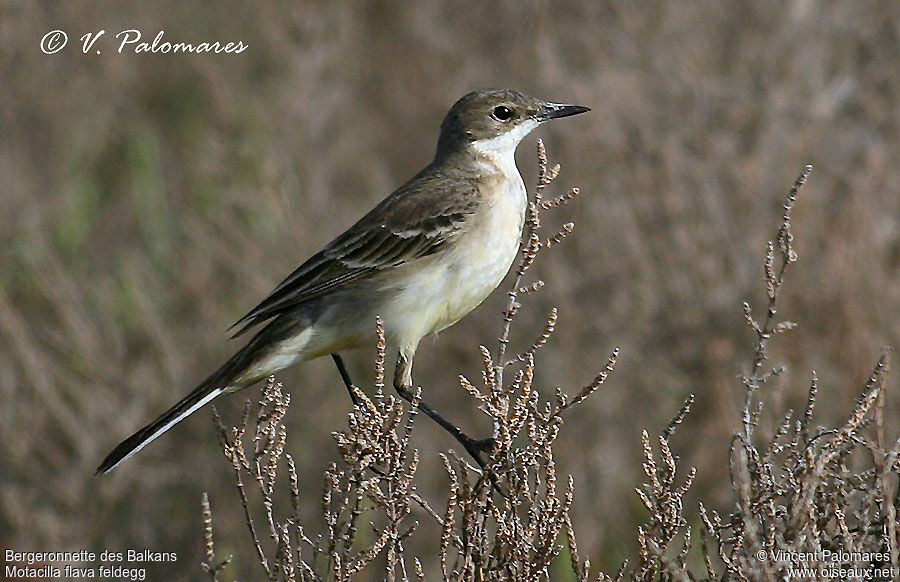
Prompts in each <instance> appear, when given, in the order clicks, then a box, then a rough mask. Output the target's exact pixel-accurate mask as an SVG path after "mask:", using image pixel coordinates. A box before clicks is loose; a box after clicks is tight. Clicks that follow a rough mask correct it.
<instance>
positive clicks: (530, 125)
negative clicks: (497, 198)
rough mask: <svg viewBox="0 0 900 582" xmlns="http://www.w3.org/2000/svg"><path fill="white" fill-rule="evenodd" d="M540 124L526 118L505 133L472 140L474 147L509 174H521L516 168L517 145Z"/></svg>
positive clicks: (481, 155) (487, 159)
mask: <svg viewBox="0 0 900 582" xmlns="http://www.w3.org/2000/svg"><path fill="white" fill-rule="evenodd" d="M538 125H540V122H539V121H535V120H533V119H526V120H525V121H523V122H522V123H520V124H519V125H517V126H516V127H514V128H513V129H511V130H509V131H507V132H506V133H504V134H501V135H498V136H496V137H491V138H488V139H480V140H477V141H473V142H472V149H473V150H475V152H477V153H478V154H479V156H480V157H481V158H482V159H484V160H485V161H489V162H491V163H493V164H494V165H495V166H496V167H497V168H498V169H499V170H500V171H501V172H503V173H504V174H505V175H507V176H510V177H512V176H517V177H518V176H519V170H518V169H517V168H516V147H517V146H518V145H519V142H521V141H522V140H523V139H524V138H525V136H526V135H528V134H529V133H531V132H532V131H533V130H534V128H536V127H537V126H538Z"/></svg>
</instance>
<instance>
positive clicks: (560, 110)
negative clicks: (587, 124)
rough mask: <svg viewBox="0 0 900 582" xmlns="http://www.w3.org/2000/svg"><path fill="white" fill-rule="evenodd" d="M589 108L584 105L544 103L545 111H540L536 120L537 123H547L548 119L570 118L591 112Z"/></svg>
mask: <svg viewBox="0 0 900 582" xmlns="http://www.w3.org/2000/svg"><path fill="white" fill-rule="evenodd" d="M590 110H591V109H590V108H589V107H584V106H582V105H562V104H560V103H544V108H543V110H541V111H539V112H538V113H537V114H536V115H535V116H534V118H535V119H536V120H537V121H547V120H548V119H556V118H557V117H568V116H570V115H578V114H579V113H584V112H586V111H590Z"/></svg>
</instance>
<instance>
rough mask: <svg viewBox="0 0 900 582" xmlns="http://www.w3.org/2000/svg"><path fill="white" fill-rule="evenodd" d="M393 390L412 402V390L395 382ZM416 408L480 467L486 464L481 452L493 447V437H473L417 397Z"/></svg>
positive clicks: (486, 451) (413, 396)
mask: <svg viewBox="0 0 900 582" xmlns="http://www.w3.org/2000/svg"><path fill="white" fill-rule="evenodd" d="M394 390H396V391H397V394H399V395H400V396H402V397H403V399H404V400H406V401H407V402H409V403H410V404H412V402H413V400H414V398H415V394H413V392H412V390H410V389H409V388H408V387H406V386H401V385H399V384H396V383H395V384H394ZM418 409H419V410H421V411H422V412H424V413H425V415H426V416H428V418H430V419H431V420H433V421H435V422H436V423H438V424H439V425H440V426H441V428H443V429H444V430H446V431H447V432H449V433H450V435H451V436H452V437H453V438H455V439H456V440H457V441H458V442H459V444H461V445H462V446H463V447H464V448H465V449H466V451H468V453H469V454H470V455H472V458H473V459H475V462H477V463H478V465H479V466H480V467H484V466H485V465H486V464H487V461H486V460H485V459H483V458H482V454H483V453H488V452H490V451H491V449H493V448H494V439H492V438H487V439H482V440H475V439H473V438H472V437H470V436H469V435H467V434H466V433H464V432H463V431H461V430H459V427H458V426H456V425H455V424H453V423H452V422H450V421H449V420H447V419H446V418H444V417H443V416H441V414H440V413H439V412H438V411H437V410H435V409H434V408H432V407H431V406H430V405H429V404H428V403H427V402H425V401H424V400H422V399H419V404H418Z"/></svg>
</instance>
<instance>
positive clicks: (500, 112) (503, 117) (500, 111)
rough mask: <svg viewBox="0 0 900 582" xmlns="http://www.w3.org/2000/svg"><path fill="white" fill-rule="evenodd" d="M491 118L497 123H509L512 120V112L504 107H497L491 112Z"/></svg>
mask: <svg viewBox="0 0 900 582" xmlns="http://www.w3.org/2000/svg"><path fill="white" fill-rule="evenodd" d="M491 117H493V118H494V119H496V120H497V121H509V120H510V119H512V118H513V110H512V109H510V108H509V107H507V106H506V105H498V106H497V107H494V110H493V111H491Z"/></svg>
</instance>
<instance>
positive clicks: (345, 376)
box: [331, 354, 359, 406]
mask: <svg viewBox="0 0 900 582" xmlns="http://www.w3.org/2000/svg"><path fill="white" fill-rule="evenodd" d="M331 359H332V360H334V365H335V366H337V369H338V373H339V374H340V375H341V380H343V381H344V386H346V387H347V392H349V393H350V400H352V401H353V406H359V397H358V396H357V395H356V392H354V391H353V382H351V380H350V373H349V372H347V366H345V365H344V360H343V359H342V358H341V356H340V354H331Z"/></svg>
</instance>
